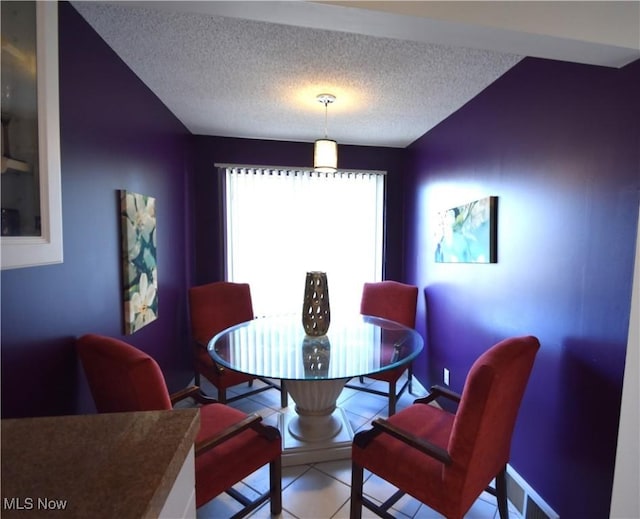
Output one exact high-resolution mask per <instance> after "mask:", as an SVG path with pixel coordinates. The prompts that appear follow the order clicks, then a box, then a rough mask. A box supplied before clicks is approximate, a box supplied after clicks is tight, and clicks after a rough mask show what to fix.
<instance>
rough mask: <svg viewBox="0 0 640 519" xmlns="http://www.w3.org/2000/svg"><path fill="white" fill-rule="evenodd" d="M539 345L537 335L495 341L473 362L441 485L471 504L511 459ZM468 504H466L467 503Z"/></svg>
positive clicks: (454, 425)
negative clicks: (443, 481) (519, 416)
mask: <svg viewBox="0 0 640 519" xmlns="http://www.w3.org/2000/svg"><path fill="white" fill-rule="evenodd" d="M539 347H540V343H539V342H538V339H536V338H535V337H513V338H510V339H506V340H504V341H502V342H499V343H498V344H496V345H495V346H493V347H491V348H490V349H489V350H487V351H486V352H485V353H483V354H482V355H481V356H480V357H478V359H477V360H476V361H475V362H474V363H473V366H472V367H471V369H470V371H469V374H468V375H467V380H466V382H465V386H464V389H463V391H462V396H461V400H460V404H459V406H458V410H457V412H456V417H455V421H454V424H453V428H452V431H451V436H450V438H449V448H448V450H449V454H450V455H451V458H452V459H453V465H451V466H450V467H447V468H445V469H444V472H445V473H444V477H445V484H446V485H452V487H453V488H458V489H460V492H461V494H460V495H461V496H462V501H465V500H466V501H469V502H473V501H474V500H475V498H476V496H478V495H479V494H480V492H482V489H483V488H484V487H485V486H486V482H487V480H488V479H487V478H489V479H491V478H493V476H494V475H495V474H497V473H498V472H499V471H500V470H501V469H502V468H503V467H504V466H505V464H506V463H507V462H508V461H509V451H510V447H511V436H512V434H513V430H514V427H515V423H516V418H517V415H518V410H519V408H520V403H521V402H522V397H523V395H524V391H525V389H526V386H527V382H528V380H529V375H530V374H531V369H532V368H533V362H534V360H535V356H536V353H537V352H538V349H539ZM469 506H470V505H469Z"/></svg>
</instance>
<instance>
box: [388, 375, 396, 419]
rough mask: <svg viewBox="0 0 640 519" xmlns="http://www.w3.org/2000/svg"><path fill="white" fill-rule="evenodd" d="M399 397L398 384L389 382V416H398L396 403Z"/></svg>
mask: <svg viewBox="0 0 640 519" xmlns="http://www.w3.org/2000/svg"><path fill="white" fill-rule="evenodd" d="M397 401H398V397H397V396H396V383H395V382H389V416H393V415H394V414H396V402H397Z"/></svg>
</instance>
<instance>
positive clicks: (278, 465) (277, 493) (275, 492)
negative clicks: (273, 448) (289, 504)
mask: <svg viewBox="0 0 640 519" xmlns="http://www.w3.org/2000/svg"><path fill="white" fill-rule="evenodd" d="M269 499H270V501H271V515H279V514H280V512H282V459H281V458H280V457H278V458H277V459H275V460H273V461H272V462H271V463H270V464H269Z"/></svg>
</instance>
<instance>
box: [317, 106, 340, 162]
mask: <svg viewBox="0 0 640 519" xmlns="http://www.w3.org/2000/svg"><path fill="white" fill-rule="evenodd" d="M316 99H317V100H318V102H319V103H322V104H323V105H324V139H318V140H317V141H316V142H315V144H314V146H313V169H315V170H316V171H320V172H321V173H333V172H335V171H336V170H337V169H338V143H337V142H336V141H334V140H331V139H328V138H327V111H328V110H327V107H328V106H329V105H330V104H331V103H333V102H334V101H335V100H336V96H334V95H333V94H320V95H319V96H318V97H317V98H316Z"/></svg>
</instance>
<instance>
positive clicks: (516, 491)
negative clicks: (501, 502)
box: [507, 465, 560, 519]
mask: <svg viewBox="0 0 640 519" xmlns="http://www.w3.org/2000/svg"><path fill="white" fill-rule="evenodd" d="M507 496H508V498H509V501H510V502H511V504H512V505H513V506H514V507H515V508H516V509H517V510H518V512H520V515H521V516H522V517H523V518H524V519H560V516H559V515H558V514H557V513H556V512H555V511H554V510H553V509H552V508H551V507H550V506H549V505H548V504H547V503H546V502H545V501H544V499H542V497H540V495H539V494H538V493H537V492H536V491H535V490H534V489H533V488H531V487H530V486H529V484H528V483H527V482H526V481H525V480H524V479H523V478H522V476H520V474H518V473H517V472H516V471H515V469H514V468H513V467H512V466H511V465H508V466H507Z"/></svg>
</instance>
